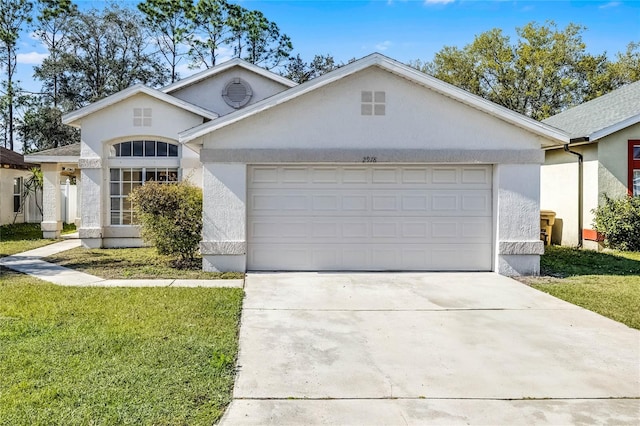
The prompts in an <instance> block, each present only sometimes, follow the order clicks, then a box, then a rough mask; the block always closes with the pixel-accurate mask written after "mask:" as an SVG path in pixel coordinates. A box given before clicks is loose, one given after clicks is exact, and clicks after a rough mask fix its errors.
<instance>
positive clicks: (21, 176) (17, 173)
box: [0, 147, 42, 237]
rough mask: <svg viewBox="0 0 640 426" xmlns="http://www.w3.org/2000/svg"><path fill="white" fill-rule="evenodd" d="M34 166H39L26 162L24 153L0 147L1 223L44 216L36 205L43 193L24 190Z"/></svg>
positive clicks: (35, 220) (37, 219)
mask: <svg viewBox="0 0 640 426" xmlns="http://www.w3.org/2000/svg"><path fill="white" fill-rule="evenodd" d="M33 167H37V166H36V165H35V164H31V163H28V162H26V161H25V159H24V156H23V155H22V154H20V153H17V152H14V151H11V150H10V149H7V148H4V147H0V225H6V224H10V223H26V222H27V223H37V222H39V221H40V219H41V218H42V217H41V215H40V211H39V210H38V208H37V206H36V198H37V197H39V198H41V197H42V194H40V193H38V194H25V191H24V188H25V183H26V182H27V181H28V180H29V178H30V177H31V171H30V169H31V168H33ZM38 204H39V205H40V204H41V201H40V199H38ZM0 237H1V236H0Z"/></svg>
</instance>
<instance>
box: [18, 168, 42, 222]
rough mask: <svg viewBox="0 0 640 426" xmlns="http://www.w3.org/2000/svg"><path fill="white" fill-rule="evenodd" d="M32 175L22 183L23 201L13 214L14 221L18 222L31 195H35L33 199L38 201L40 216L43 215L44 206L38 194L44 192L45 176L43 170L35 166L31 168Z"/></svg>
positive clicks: (37, 206)
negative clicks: (19, 215)
mask: <svg viewBox="0 0 640 426" xmlns="http://www.w3.org/2000/svg"><path fill="white" fill-rule="evenodd" d="M29 172H30V175H29V177H28V178H27V180H25V181H24V184H23V185H22V194H21V197H20V199H21V203H20V208H19V209H18V211H16V212H15V214H14V215H13V223H16V219H17V218H18V214H19V213H20V212H21V211H23V210H24V205H25V203H26V202H27V200H28V197H29V196H30V195H32V196H33V199H34V200H35V203H36V208H37V209H38V211H39V212H40V216H42V206H41V205H40V202H39V201H38V198H39V197H38V194H42V185H43V176H42V170H40V169H39V168H37V167H33V168H31V169H29Z"/></svg>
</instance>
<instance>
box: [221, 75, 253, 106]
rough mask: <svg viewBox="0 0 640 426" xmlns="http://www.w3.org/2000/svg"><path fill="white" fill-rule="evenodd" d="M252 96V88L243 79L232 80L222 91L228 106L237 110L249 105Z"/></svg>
mask: <svg viewBox="0 0 640 426" xmlns="http://www.w3.org/2000/svg"><path fill="white" fill-rule="evenodd" d="M252 96H253V92H252V91H251V86H249V83H247V82H246V81H244V80H243V79H241V78H234V79H233V80H231V81H230V82H229V83H227V85H226V86H225V88H224V90H223V91H222V98H223V99H224V101H225V102H226V103H227V105H229V106H231V107H233V108H236V109H238V108H242V107H243V106H245V105H246V104H248V103H249V101H250V100H251V97H252Z"/></svg>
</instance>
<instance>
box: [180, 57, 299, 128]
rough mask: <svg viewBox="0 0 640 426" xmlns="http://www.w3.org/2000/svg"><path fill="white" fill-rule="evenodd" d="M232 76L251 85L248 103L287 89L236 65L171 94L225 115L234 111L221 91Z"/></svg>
mask: <svg viewBox="0 0 640 426" xmlns="http://www.w3.org/2000/svg"><path fill="white" fill-rule="evenodd" d="M233 78H241V79H243V80H244V81H246V82H247V83H248V84H249V86H251V91H252V92H253V96H252V97H251V100H250V101H249V103H248V105H251V104H253V103H256V102H258V101H261V100H262V99H265V98H268V97H270V96H273V95H275V94H276V93H280V92H282V91H283V90H285V89H287V87H286V86H284V85H282V84H281V83H278V82H276V81H273V80H270V79H268V78H265V77H263V76H261V75H258V74H256V73H254V72H251V71H249V70H247V69H245V68H242V67H239V66H238V67H234V68H232V69H230V70H227V71H225V72H223V73H220V74H217V75H215V76H213V77H210V78H208V79H206V80H203V81H200V82H198V83H195V84H193V85H190V86H187V87H184V88H182V89H179V90H176V91H175V92H171V95H172V96H175V97H176V98H178V99H182V100H184V101H187V102H189V103H192V104H194V105H198V106H199V107H201V108H204V109H207V110H209V111H213V112H215V113H217V114H219V115H221V116H222V115H226V114H229V113H230V112H233V111H236V109H235V108H233V107H231V106H229V105H227V103H226V102H225V101H224V99H223V98H222V91H223V89H224V87H225V86H226V85H227V83H229V82H230V81H231V80H232V79H233Z"/></svg>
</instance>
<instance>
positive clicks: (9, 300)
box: [0, 270, 243, 425]
mask: <svg viewBox="0 0 640 426" xmlns="http://www.w3.org/2000/svg"><path fill="white" fill-rule="evenodd" d="M0 274H1V275H2V278H0V293H1V294H2V297H0V342H2V343H1V344H0V359H1V360H2V362H1V363H0V377H2V380H0V419H2V420H1V421H0V423H2V424H7V425H44V424H50V425H84V424H86V425H93V424H101V425H115V424H122V425H128V424H147V425H152V424H157V425H187V424H188V425H212V424H215V423H216V422H217V421H218V420H219V419H220V417H221V415H222V413H223V412H224V409H225V407H226V406H227V405H228V404H229V403H230V402H231V398H232V389H233V380H234V375H235V365H234V364H235V359H236V357H237V351H238V324H239V319H240V309H241V304H242V296H243V293H242V290H241V289H202V288H86V287H85V288H77V287H60V286H54V285H50V284H45V283H42V281H38V280H36V279H34V278H31V277H27V276H24V275H22V274H17V273H12V272H9V271H6V270H2V271H0Z"/></svg>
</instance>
